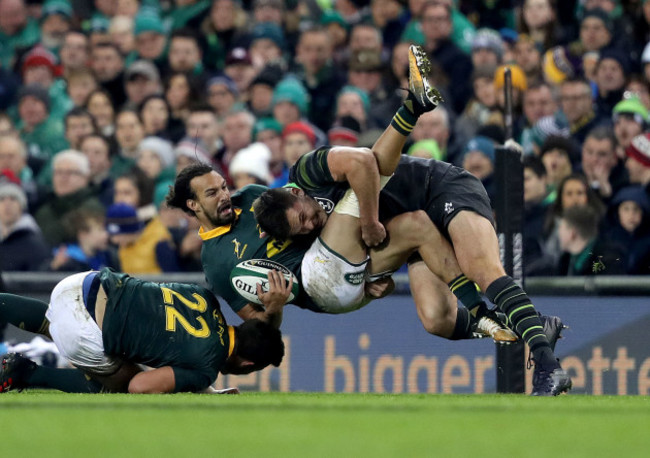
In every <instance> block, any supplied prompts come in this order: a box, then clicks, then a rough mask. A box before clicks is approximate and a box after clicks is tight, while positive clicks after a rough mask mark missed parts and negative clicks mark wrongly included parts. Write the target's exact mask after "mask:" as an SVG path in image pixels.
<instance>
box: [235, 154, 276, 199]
mask: <svg viewBox="0 0 650 458" xmlns="http://www.w3.org/2000/svg"><path fill="white" fill-rule="evenodd" d="M270 160H271V150H269V148H268V147H267V146H266V145H265V144H264V143H252V144H251V145H249V146H247V147H246V148H244V149H241V150H239V151H238V152H237V154H235V157H233V159H232V161H231V163H230V168H229V173H230V177H231V179H232V182H233V185H234V188H235V189H241V188H243V187H244V186H246V185H249V184H261V185H264V186H268V185H269V184H270V183H271V180H272V178H273V177H272V175H271V172H270V170H269V162H270Z"/></svg>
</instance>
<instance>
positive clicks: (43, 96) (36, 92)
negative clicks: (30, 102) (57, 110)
mask: <svg viewBox="0 0 650 458" xmlns="http://www.w3.org/2000/svg"><path fill="white" fill-rule="evenodd" d="M27 96H31V97H35V98H37V99H38V100H40V101H41V102H43V104H44V105H45V109H46V110H47V111H48V112H49V111H50V94H49V93H48V92H47V89H45V88H44V87H42V86H41V85H39V84H28V85H27V86H22V87H21V88H20V89H19V90H18V104H20V101H21V100H22V98H23V97H27Z"/></svg>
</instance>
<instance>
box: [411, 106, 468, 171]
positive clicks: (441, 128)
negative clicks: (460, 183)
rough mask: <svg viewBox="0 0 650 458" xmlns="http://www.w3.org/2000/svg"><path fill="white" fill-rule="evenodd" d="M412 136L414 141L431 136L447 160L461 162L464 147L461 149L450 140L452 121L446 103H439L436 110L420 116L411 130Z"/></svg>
mask: <svg viewBox="0 0 650 458" xmlns="http://www.w3.org/2000/svg"><path fill="white" fill-rule="evenodd" d="M411 138H412V139H413V141H414V142H417V141H420V140H426V139H429V138H432V139H434V140H435V141H436V142H437V143H438V146H439V147H440V150H441V151H442V154H443V156H444V157H446V158H447V159H446V160H447V161H449V162H453V163H454V164H456V163H460V153H461V152H462V149H461V150H460V151H459V148H457V147H455V146H454V145H453V143H452V142H451V141H450V140H451V123H450V120H449V112H448V111H447V109H446V108H445V106H444V105H439V106H438V108H436V109H435V110H433V111H429V112H428V113H424V114H423V115H422V116H420V117H419V118H418V121H417V123H416V124H415V128H414V129H413V131H412V132H411Z"/></svg>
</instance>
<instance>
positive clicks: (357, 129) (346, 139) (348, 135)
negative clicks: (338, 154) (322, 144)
mask: <svg viewBox="0 0 650 458" xmlns="http://www.w3.org/2000/svg"><path fill="white" fill-rule="evenodd" d="M359 135H361V125H360V124H359V121H357V120H356V118H354V117H353V116H342V117H340V118H339V119H337V120H336V121H335V122H334V124H333V125H332V127H331V128H330V130H328V131H327V139H328V140H329V144H330V145H337V146H350V147H356V146H357V145H358V144H359Z"/></svg>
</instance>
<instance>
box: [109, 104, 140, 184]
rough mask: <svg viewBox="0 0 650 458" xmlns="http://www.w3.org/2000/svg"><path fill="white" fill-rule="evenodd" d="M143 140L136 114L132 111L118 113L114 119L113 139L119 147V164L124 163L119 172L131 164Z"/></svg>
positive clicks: (138, 118)
mask: <svg viewBox="0 0 650 458" xmlns="http://www.w3.org/2000/svg"><path fill="white" fill-rule="evenodd" d="M143 138H144V127H143V125H142V120H141V119H140V117H139V116H138V114H137V113H136V112H135V111H133V110H122V111H120V112H119V113H118V114H117V117H116V118H115V139H116V140H117V144H118V147H119V152H118V154H119V158H120V162H122V163H126V165H124V166H121V165H120V170H122V169H125V168H128V167H130V165H132V164H133V160H135V157H136V156H137V153H138V145H140V142H141V141H142V139H143ZM116 166H117V164H116ZM114 172H115V169H114Z"/></svg>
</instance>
